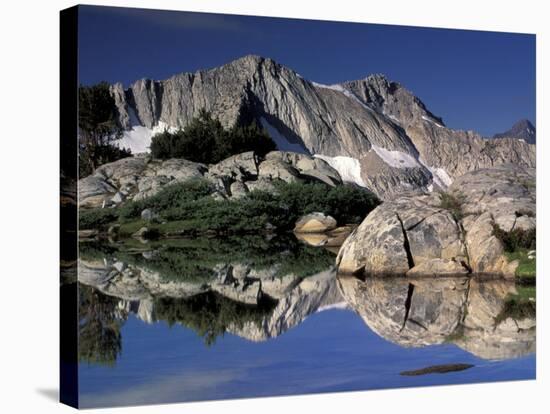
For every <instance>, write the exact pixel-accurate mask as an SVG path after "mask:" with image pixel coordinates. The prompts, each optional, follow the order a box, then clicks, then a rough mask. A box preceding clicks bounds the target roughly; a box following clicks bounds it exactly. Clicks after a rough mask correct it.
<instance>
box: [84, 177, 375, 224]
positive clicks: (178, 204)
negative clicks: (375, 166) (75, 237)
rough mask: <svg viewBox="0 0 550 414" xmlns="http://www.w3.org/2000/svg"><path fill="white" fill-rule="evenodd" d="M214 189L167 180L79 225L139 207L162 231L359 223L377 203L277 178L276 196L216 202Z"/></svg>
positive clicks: (124, 215) (353, 191)
mask: <svg viewBox="0 0 550 414" xmlns="http://www.w3.org/2000/svg"><path fill="white" fill-rule="evenodd" d="M213 191H214V189H213V188H212V186H211V184H210V183H209V182H208V181H206V180H204V179H196V180H190V181H186V182H183V183H176V184H171V185H168V186H166V187H164V188H163V189H161V190H160V192H159V193H157V194H156V195H154V196H152V197H149V198H147V199H144V200H140V201H128V202H126V203H125V204H124V205H122V206H121V207H119V208H117V209H116V210H112V209H108V210H106V209H97V210H90V211H86V212H85V216H84V217H83V220H82V221H81V227H80V228H82V229H84V228H99V227H101V226H104V225H105V224H108V223H110V222H113V221H116V220H117V219H119V221H121V222H122V223H131V222H134V221H136V220H138V219H139V218H140V214H141V211H142V210H143V209H145V208H150V209H152V210H153V211H154V212H155V213H156V214H158V215H159V220H158V221H157V223H156V224H155V223H151V224H152V225H153V226H151V227H155V226H157V227H158V229H159V231H160V232H161V233H163V231H164V232H172V233H176V234H177V233H186V234H192V233H201V232H206V231H210V232H214V233H218V234H236V233H254V232H258V231H260V232H263V231H264V230H265V229H266V228H267V227H269V226H274V227H275V228H276V229H277V231H286V230H291V229H292V228H293V227H294V224H295V222H296V221H297V220H298V218H300V217H301V216H303V215H304V214H309V213H312V212H315V211H318V212H322V213H325V214H328V215H331V216H333V217H334V218H335V219H336V220H337V221H338V222H339V223H341V224H345V223H358V222H360V221H361V220H362V219H363V218H365V216H366V215H367V214H368V213H369V212H370V211H371V210H372V209H374V208H375V207H376V206H377V205H378V204H379V201H378V199H377V198H376V197H375V196H374V195H373V194H372V193H370V192H368V191H366V190H365V189H362V188H359V187H354V186H347V185H346V186H338V187H329V186H328V185H326V184H323V183H302V182H300V183H285V182H280V183H277V184H276V192H275V193H274V194H271V193H268V192H264V191H253V192H250V193H248V194H247V195H246V196H245V197H243V198H241V199H236V200H215V199H214V198H213V197H211V194H212V192H213ZM115 212H116V214H115ZM163 222H167V223H165V224H163ZM158 223H161V224H158ZM83 226H85V227H83ZM147 227H149V226H147Z"/></svg>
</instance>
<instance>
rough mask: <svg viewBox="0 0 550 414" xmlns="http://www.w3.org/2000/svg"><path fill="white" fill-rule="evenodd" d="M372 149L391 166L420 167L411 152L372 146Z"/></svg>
mask: <svg viewBox="0 0 550 414" xmlns="http://www.w3.org/2000/svg"><path fill="white" fill-rule="evenodd" d="M372 150H373V151H374V152H375V153H376V155H378V156H379V157H380V158H382V160H383V161H384V162H385V163H386V164H388V165H389V166H390V167H394V168H420V164H419V163H418V161H417V159H416V158H415V157H413V156H412V155H410V154H407V153H405V152H401V151H390V150H387V149H386V148H382V147H378V146H376V145H373V146H372Z"/></svg>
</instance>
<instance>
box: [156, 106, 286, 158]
mask: <svg viewBox="0 0 550 414" xmlns="http://www.w3.org/2000/svg"><path fill="white" fill-rule="evenodd" d="M274 149H276V145H275V143H274V142H273V141H272V140H271V138H270V137H269V135H268V134H267V132H266V131H265V130H264V129H263V128H260V127H259V126H258V124H257V123H256V121H251V122H250V123H248V124H247V125H239V124H237V125H235V126H234V127H233V128H230V129H227V130H226V129H224V128H223V126H222V124H221V122H220V121H219V120H218V119H216V118H213V117H212V115H211V113H210V112H207V111H205V110H201V111H200V112H199V115H198V117H196V118H193V119H192V120H191V121H190V122H189V124H188V125H187V126H186V127H185V128H184V129H180V130H179V131H176V132H173V133H172V132H169V131H167V130H165V131H164V132H162V133H159V134H157V135H155V136H154V137H153V139H152V142H151V154H152V156H153V157H154V158H160V159H168V158H185V159H188V160H190V161H195V162H203V163H208V164H213V163H217V162H220V161H221V160H223V159H225V158H227V157H229V156H231V155H234V154H239V153H242V152H246V151H254V152H256V153H257V154H258V155H260V156H263V155H265V154H266V153H268V152H269V151H273V150H274Z"/></svg>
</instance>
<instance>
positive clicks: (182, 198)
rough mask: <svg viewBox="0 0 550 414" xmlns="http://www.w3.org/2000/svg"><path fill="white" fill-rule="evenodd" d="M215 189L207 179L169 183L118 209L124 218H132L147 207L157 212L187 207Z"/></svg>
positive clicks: (138, 215) (136, 216)
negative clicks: (148, 195)
mask: <svg viewBox="0 0 550 414" xmlns="http://www.w3.org/2000/svg"><path fill="white" fill-rule="evenodd" d="M213 191H214V189H213V188H212V185H211V184H210V183H209V182H208V181H207V180H205V179H202V178H198V179H191V180H188V181H185V182H182V183H176V184H170V185H167V186H165V187H163V188H162V190H160V191H159V192H158V193H157V194H155V195H154V196H152V197H148V198H146V199H144V200H139V201H129V202H126V203H125V204H124V205H122V206H121V207H120V208H119V209H118V211H119V214H120V217H121V218H122V219H123V220H130V219H135V218H138V217H140V214H141V212H142V211H143V210H144V209H146V208H150V209H152V210H154V211H156V212H161V211H164V212H167V211H171V210H178V209H185V208H186V207H188V206H189V203H190V202H192V201H195V200H198V199H200V198H204V197H206V196H208V195H210V194H212V192H213Z"/></svg>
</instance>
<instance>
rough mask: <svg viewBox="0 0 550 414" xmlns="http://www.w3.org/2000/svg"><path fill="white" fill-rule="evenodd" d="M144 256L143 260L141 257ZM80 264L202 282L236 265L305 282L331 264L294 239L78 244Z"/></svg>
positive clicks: (327, 257)
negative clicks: (119, 265) (101, 262)
mask: <svg viewBox="0 0 550 414" xmlns="http://www.w3.org/2000/svg"><path fill="white" fill-rule="evenodd" d="M143 252H150V253H151V254H149V255H146V256H144V255H142V254H141V253H143ZM80 257H81V258H82V259H85V260H89V259H104V258H113V257H116V259H117V260H118V261H121V262H125V263H126V264H129V265H135V266H143V267H145V268H147V269H149V270H151V271H155V272H158V273H159V274H160V275H161V277H162V278H163V280H166V281H184V280H185V281H188V282H197V283H201V282H205V281H208V280H209V279H210V278H212V277H213V276H215V274H216V270H215V268H216V267H217V266H219V265H220V264H222V263H223V264H232V263H239V264H244V265H247V266H250V267H251V268H253V269H255V270H262V269H267V268H270V267H275V266H276V269H277V272H276V276H285V275H289V274H293V275H295V276H296V277H307V276H310V275H313V274H316V273H319V272H320V271H323V270H325V269H327V268H328V267H330V266H332V265H333V264H334V256H333V255H332V253H330V252H328V251H327V250H325V249H320V248H316V247H311V246H308V245H306V244H304V243H300V242H298V241H297V240H296V239H295V238H294V237H275V238H273V239H271V240H266V239H265V238H264V237H259V236H257V237H255V236H247V237H238V238H237V237H229V238H206V237H201V238H197V239H183V238H182V239H172V240H170V239H169V240H159V241H153V242H150V243H148V244H147V245H143V244H140V243H139V242H137V241H135V240H125V241H122V242H118V243H112V244H109V243H89V242H86V243H80Z"/></svg>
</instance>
